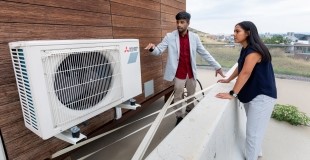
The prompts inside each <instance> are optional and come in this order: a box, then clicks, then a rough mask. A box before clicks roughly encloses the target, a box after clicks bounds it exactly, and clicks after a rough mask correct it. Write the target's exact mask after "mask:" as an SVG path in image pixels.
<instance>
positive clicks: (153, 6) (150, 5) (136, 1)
mask: <svg viewBox="0 0 310 160" xmlns="http://www.w3.org/2000/svg"><path fill="white" fill-rule="evenodd" d="M110 1H111V2H117V3H120V4H125V5H128V6H134V7H140V8H145V9H149V10H154V11H158V12H160V3H159V2H158V1H157V2H156V1H152V0H110Z"/></svg>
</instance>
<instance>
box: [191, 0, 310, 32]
mask: <svg viewBox="0 0 310 160" xmlns="http://www.w3.org/2000/svg"><path fill="white" fill-rule="evenodd" d="M186 10H187V12H189V13H190V14H191V21H190V27H191V28H194V29H197V30H200V31H203V32H206V33H211V34H233V30H234V26H235V25H236V24H237V23H238V22H241V21H245V20H246V21H252V22H253V23H254V24H255V25H256V27H257V29H258V32H259V33H267V32H269V33H287V32H295V33H309V34H310V0H186Z"/></svg>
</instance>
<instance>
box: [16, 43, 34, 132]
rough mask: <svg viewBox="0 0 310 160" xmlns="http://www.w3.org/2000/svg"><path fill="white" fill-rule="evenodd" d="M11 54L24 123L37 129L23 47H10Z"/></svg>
mask: <svg viewBox="0 0 310 160" xmlns="http://www.w3.org/2000/svg"><path fill="white" fill-rule="evenodd" d="M11 55H12V60H13V65H14V70H15V75H16V81H17V87H18V91H19V96H20V100H21V106H22V109H23V114H24V119H25V123H27V124H28V125H30V126H32V127H33V128H34V129H36V130H38V123H37V119H36V112H35V109H34V105H33V99H32V95H31V89H30V84H29V78H28V73H27V67H26V62H25V57H24V53H23V49H11Z"/></svg>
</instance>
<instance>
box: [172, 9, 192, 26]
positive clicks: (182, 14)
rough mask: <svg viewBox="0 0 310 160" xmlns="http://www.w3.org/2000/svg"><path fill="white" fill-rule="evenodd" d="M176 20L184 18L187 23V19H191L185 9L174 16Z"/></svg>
mask: <svg viewBox="0 0 310 160" xmlns="http://www.w3.org/2000/svg"><path fill="white" fill-rule="evenodd" d="M175 19H176V20H181V19H185V20H186V21H187V23H188V22H189V20H190V19H191V15H190V14H189V13H187V12H185V11H182V12H179V13H178V14H177V15H176V16H175Z"/></svg>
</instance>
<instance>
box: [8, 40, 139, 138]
mask: <svg viewBox="0 0 310 160" xmlns="http://www.w3.org/2000/svg"><path fill="white" fill-rule="evenodd" d="M9 46H10V52H11V56H12V62H13V67H14V71H15V77H16V82H17V87H18V91H19V96H20V102H21V107H22V111H23V116H24V121H25V125H26V127H27V128H29V129H30V130H31V131H33V132H34V133H36V134H37V135H39V136H40V137H41V138H43V139H48V138H50V137H53V136H55V135H57V134H59V133H61V132H63V131H65V130H68V129H69V128H71V127H73V126H75V125H78V124H79V123H81V122H84V121H85V120H87V119H89V118H91V117H94V116H96V115H98V114H100V113H102V112H104V111H106V110H108V109H111V108H113V107H117V106H118V105H120V104H121V103H124V102H127V101H128V100H129V99H131V98H132V97H135V96H137V95H139V94H141V93H142V88H141V69H140V52H139V41H138V40H136V39H99V40H51V41H21V42H11V43H9Z"/></svg>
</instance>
